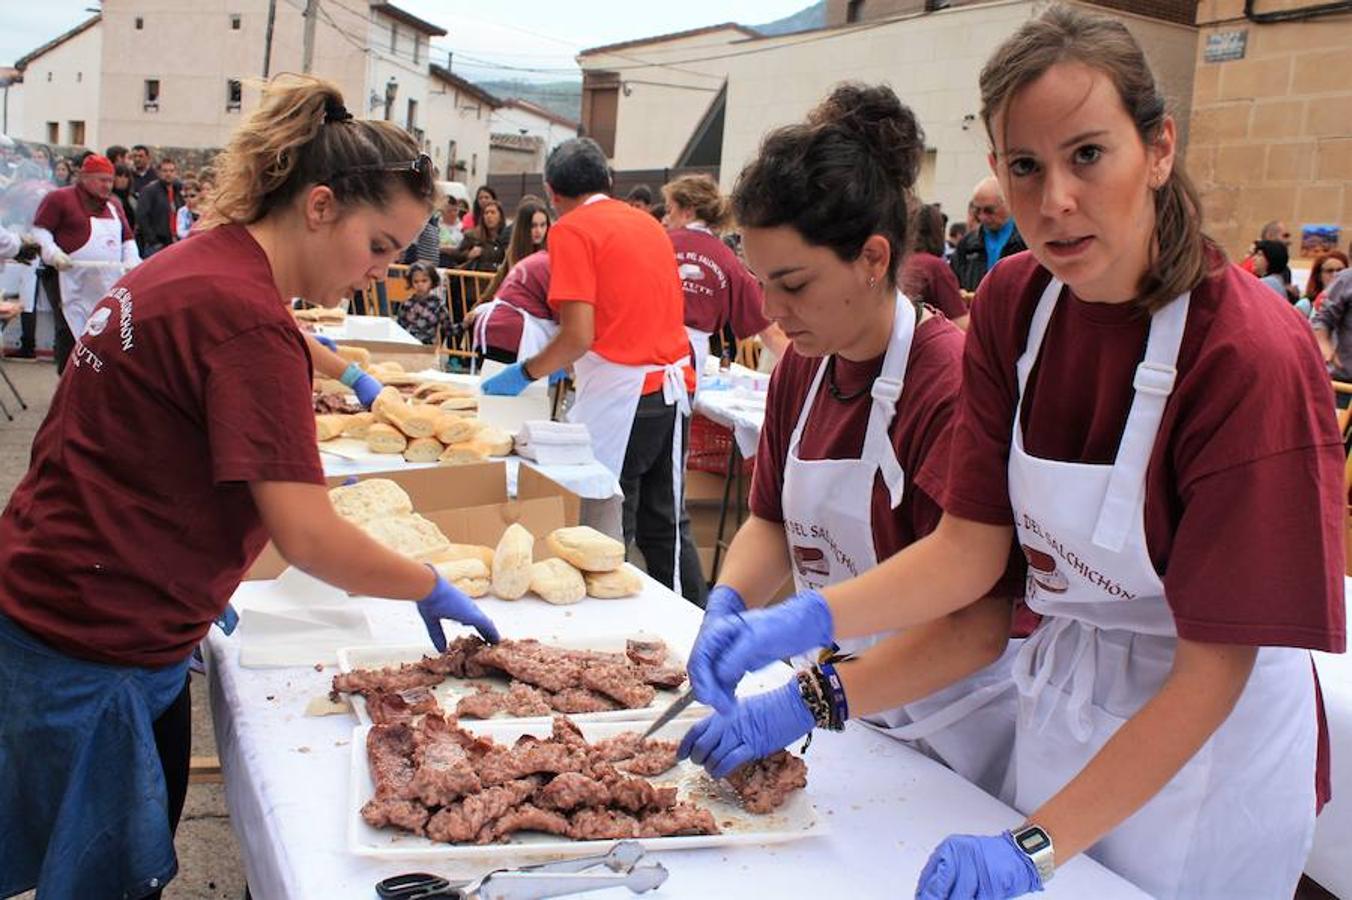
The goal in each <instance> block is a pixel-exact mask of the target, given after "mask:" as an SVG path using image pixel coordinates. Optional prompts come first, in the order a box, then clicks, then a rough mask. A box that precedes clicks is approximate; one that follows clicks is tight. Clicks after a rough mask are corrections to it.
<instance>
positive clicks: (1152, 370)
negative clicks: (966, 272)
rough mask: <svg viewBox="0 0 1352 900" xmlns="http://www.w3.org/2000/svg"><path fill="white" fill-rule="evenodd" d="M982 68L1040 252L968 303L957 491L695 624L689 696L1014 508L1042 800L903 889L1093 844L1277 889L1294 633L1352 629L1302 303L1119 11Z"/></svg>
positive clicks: (955, 459) (1174, 896)
mask: <svg viewBox="0 0 1352 900" xmlns="http://www.w3.org/2000/svg"><path fill="white" fill-rule="evenodd" d="M980 85H981V96H982V118H983V120H984V122H985V125H986V129H987V134H988V136H989V139H990V164H991V168H992V170H993V171H994V173H995V175H996V177H997V178H999V180H1000V182H1001V187H1002V189H1003V192H1004V195H1005V197H1006V199H1007V200H1008V203H1009V207H1010V210H1011V212H1012V214H1013V216H1014V220H1015V222H1016V223H1017V225H1018V229H1019V233H1020V234H1021V235H1023V237H1024V239H1025V240H1026V241H1027V244H1028V248H1029V251H1028V252H1027V253H1023V254H1018V255H1015V256H1012V257H1010V258H1008V259H1006V260H1004V261H1003V262H1001V263H1000V265H999V266H997V267H996V268H995V269H994V270H992V272H991V273H990V274H989V275H987V277H986V279H985V281H983V282H982V284H981V288H980V290H979V291H978V292H977V297H976V299H975V301H974V302H973V304H972V317H971V328H970V331H969V332H968V335H967V340H966V347H965V351H964V363H963V378H962V393H961V396H960V398H959V400H958V403H957V408H956V411H955V413H954V427H953V439H952V445H951V448H950V450H949V452H948V454H946V457H945V458H943V459H941V460H935V465H936V466H937V465H942V466H943V469H944V471H943V475H944V479H945V484H944V485H943V486H942V488H941V489H940V490H939V491H938V502H939V503H940V504H941V505H942V506H943V509H944V516H943V518H942V520H941V521H940V522H939V525H938V527H937V528H936V529H935V530H934V532H933V533H932V534H930V535H928V536H927V537H925V538H924V539H922V540H920V541H918V542H916V543H914V544H912V545H911V546H909V547H907V548H906V549H904V550H902V551H901V552H900V553H898V554H897V555H896V556H893V557H892V558H891V559H890V560H888V561H887V562H886V563H884V564H882V565H880V566H878V567H877V568H875V569H873V570H871V571H869V572H866V573H865V574H863V575H862V576H860V577H858V578H855V579H853V580H851V581H847V582H844V583H841V584H836V585H832V586H830V587H828V588H825V589H824V590H822V591H820V592H813V591H805V592H803V593H800V594H799V595H798V596H797V597H795V598H793V599H791V600H788V601H785V603H783V604H781V605H780V606H778V607H771V608H770V609H767V610H764V611H755V612H751V613H747V614H744V615H742V616H740V617H736V618H729V619H725V620H723V621H722V622H721V623H719V631H718V632H717V633H714V632H713V631H712V629H711V630H710V631H709V632H706V634H705V635H703V636H702V637H701V639H700V641H699V643H698V644H697V646H696V647H695V649H694V650H693V651H692V655H691V662H690V666H689V669H690V676H691V682H692V684H693V685H694V689H695V694H696V696H697V697H699V698H700V699H718V700H720V702H724V703H726V701H725V700H722V699H721V698H722V697H724V696H726V694H724V693H723V692H724V691H726V690H728V689H729V688H730V687H731V686H732V685H735V684H736V682H737V680H738V679H739V678H740V676H741V675H742V674H743V673H744V672H746V671H749V670H753V669H756V668H758V667H759V666H760V665H762V664H764V663H765V662H766V661H768V660H771V659H777V658H780V657H783V656H785V655H786V654H788V653H793V652H798V651H801V650H804V649H806V648H808V647H814V646H821V645H825V644H829V643H831V642H832V641H833V640H839V639H841V638H849V637H852V636H854V635H858V634H867V633H870V632H875V631H883V630H892V629H909V628H913V627H915V626H917V625H919V624H921V623H924V622H929V621H931V620H933V619H935V618H936V617H937V616H941V615H945V614H947V613H948V612H950V611H951V610H953V609H956V608H959V607H962V606H964V605H966V604H970V603H971V601H972V599H973V598H974V597H976V596H979V595H980V593H981V592H983V591H985V590H987V589H988V588H989V586H990V585H991V584H992V583H994V582H995V580H996V579H997V578H998V577H999V576H1000V574H1001V572H1002V571H1003V569H1004V562H1005V548H1007V547H1008V545H1009V540H1010V537H1011V536H1012V535H1013V536H1015V537H1016V539H1017V541H1018V543H1019V545H1021V546H1022V548H1023V555H1024V556H1025V558H1026V560H1027V563H1028V575H1029V577H1028V582H1027V589H1026V594H1025V597H1026V601H1027V603H1028V606H1029V607H1030V608H1031V609H1032V610H1033V611H1034V612H1036V613H1038V614H1039V615H1040V616H1041V623H1040V624H1039V625H1038V627H1037V629H1036V630H1035V631H1034V632H1033V634H1032V635H1031V636H1030V637H1029V638H1028V639H1027V641H1026V642H1025V643H1024V645H1023V647H1022V648H1021V649H1020V651H1019V653H1018V656H1017V658H1016V659H1015V661H1014V666H1013V682H1014V686H1015V687H1016V689H1017V691H1018V694H1019V697H1018V700H1019V703H1018V720H1017V723H1016V726H1015V733H1014V750H1013V758H1012V760H1011V765H1010V772H1009V777H1008V779H1007V780H1006V782H1005V785H1004V789H1003V791H1002V796H1003V799H1005V800H1006V801H1007V802H1009V803H1010V804H1011V805H1013V806H1014V807H1015V808H1017V809H1018V810H1019V811H1020V812H1022V813H1023V814H1024V815H1025V816H1026V819H1025V821H1024V822H1023V823H1022V824H1021V825H1020V826H1019V827H1017V828H1015V829H1013V830H1012V832H1010V831H1007V832H1005V833H1003V834H1000V835H953V836H950V837H949V838H947V839H946V840H944V841H943V842H942V843H941V844H940V845H939V847H938V848H937V849H936V850H935V851H934V854H933V855H932V856H931V858H930V861H929V863H928V864H927V865H926V866H925V868H924V870H923V871H922V872H921V873H920V876H919V887H918V891H917V894H916V896H917V897H922V898H926V900H929V898H950V897H963V898H982V900H987V898H1005V897H1015V896H1020V895H1023V894H1026V893H1033V892H1036V891H1039V890H1041V889H1042V887H1043V886H1044V884H1045V883H1046V882H1047V881H1048V880H1049V879H1051V878H1052V877H1053V875H1054V873H1055V871H1056V867H1057V866H1059V865H1061V864H1063V863H1064V862H1065V861H1066V860H1068V859H1072V858H1074V857H1075V856H1077V855H1078V854H1080V853H1088V854H1089V856H1091V857H1092V858H1094V859H1096V860H1097V861H1099V862H1100V863H1102V864H1104V865H1105V866H1107V867H1108V868H1110V869H1112V870H1114V871H1116V872H1118V873H1119V874H1121V875H1123V876H1125V877H1126V878H1128V879H1130V880H1131V881H1132V882H1133V883H1134V884H1136V885H1137V886H1139V887H1140V888H1142V889H1143V890H1144V891H1145V892H1146V893H1148V894H1149V895H1150V896H1152V897H1158V898H1164V900H1183V898H1186V900H1220V898H1226V900H1229V898H1274V897H1290V896H1292V894H1293V893H1294V892H1295V889H1296V885H1297V883H1298V881H1299V880H1300V876H1301V870H1302V867H1303V865H1304V863H1305V858H1306V855H1307V853H1308V851H1309V848H1310V845H1311V840H1312V836H1313V833H1314V822H1315V813H1316V810H1317V808H1318V806H1319V805H1320V804H1321V803H1322V802H1323V801H1325V800H1326V799H1327V798H1328V794H1329V768H1328V752H1327V751H1328V742H1327V737H1326V736H1325V735H1324V734H1323V729H1322V728H1321V726H1320V724H1319V723H1320V721H1321V720H1322V716H1321V714H1320V709H1319V699H1318V691H1317V686H1316V683H1315V678H1314V671H1313V666H1312V664H1311V660H1310V653H1309V650H1311V649H1317V650H1324V651H1329V652H1333V653H1339V652H1342V651H1343V649H1344V646H1345V643H1346V623H1345V616H1346V612H1345V609H1346V604H1345V600H1344V597H1343V558H1342V556H1343V554H1342V547H1343V540H1342V538H1343V536H1342V528H1343V519H1344V509H1343V507H1344V502H1345V498H1344V496H1343V452H1342V443H1341V440H1340V435H1339V432H1338V428H1337V425H1336V424H1335V421H1334V416H1333V394H1332V391H1331V390H1330V388H1329V385H1328V377H1327V375H1326V373H1325V371H1324V367H1323V364H1322V361H1321V359H1320V355H1319V352H1318V350H1317V348H1316V346H1315V343H1314V339H1313V336H1312V335H1311V332H1310V328H1309V324H1308V322H1306V321H1304V320H1303V319H1302V317H1301V316H1300V315H1299V314H1298V313H1297V312H1295V311H1294V310H1292V309H1291V308H1290V305H1289V304H1287V303H1283V302H1280V301H1278V300H1274V298H1273V297H1272V292H1271V291H1270V290H1269V289H1268V288H1267V287H1265V286H1264V285H1262V284H1259V282H1258V281H1257V280H1256V279H1254V278H1252V277H1250V276H1248V275H1247V274H1246V273H1244V272H1242V271H1240V269H1239V268H1238V267H1236V266H1233V265H1229V264H1227V263H1226V262H1225V260H1224V258H1223V256H1222V254H1221V253H1220V251H1219V250H1218V249H1217V247H1216V246H1215V244H1213V243H1212V242H1211V241H1210V240H1208V239H1207V238H1206V236H1205V235H1204V233H1203V231H1202V219H1201V208H1200V204H1199V203H1198V199H1197V194H1196V191H1194V190H1193V188H1192V186H1191V184H1190V182H1189V181H1188V179H1187V176H1186V175H1185V174H1184V172H1183V170H1182V168H1181V161H1180V160H1179V159H1178V158H1177V156H1176V155H1175V150H1176V144H1177V134H1176V131H1177V129H1176V126H1175V123H1174V120H1173V118H1172V117H1171V116H1170V115H1169V114H1168V111H1167V105H1166V103H1165V101H1164V98H1163V96H1162V94H1161V92H1160V89H1159V86H1158V85H1157V84H1156V81H1155V78H1154V75H1153V74H1152V73H1151V71H1150V67H1149V64H1148V63H1147V62H1146V58H1145V55H1144V53H1143V52H1142V50H1141V47H1140V45H1139V44H1138V43H1137V42H1136V40H1135V38H1134V37H1132V35H1131V33H1130V32H1129V31H1128V30H1127V28H1126V27H1125V26H1124V25H1123V24H1122V23H1121V22H1119V21H1117V20H1115V19H1110V18H1107V17H1104V16H1100V15H1095V14H1091V13H1088V12H1085V11H1083V10H1081V9H1080V8H1079V7H1063V6H1052V7H1051V8H1050V9H1048V10H1047V11H1045V12H1043V13H1042V14H1040V15H1039V16H1037V17H1035V18H1033V19H1032V20H1030V21H1029V22H1027V23H1025V24H1024V25H1023V26H1022V27H1020V28H1019V29H1018V31H1016V32H1015V33H1014V34H1013V35H1012V36H1011V37H1010V38H1009V39H1008V40H1007V41H1006V42H1005V43H1004V44H1003V45H1002V46H1000V47H999V48H998V49H997V50H996V51H995V53H994V55H993V56H992V58H991V59H990V60H989V61H988V62H987V64H986V66H985V68H984V69H983V71H982V73H981V79H980ZM908 386H909V382H908ZM931 474H937V470H931ZM925 475H926V472H925V471H922V473H921V477H922V478H923V477H924V476H925ZM801 623H809V626H810V627H801ZM796 624H797V625H798V626H799V627H797V628H795V627H794V626H795V625H796Z"/></svg>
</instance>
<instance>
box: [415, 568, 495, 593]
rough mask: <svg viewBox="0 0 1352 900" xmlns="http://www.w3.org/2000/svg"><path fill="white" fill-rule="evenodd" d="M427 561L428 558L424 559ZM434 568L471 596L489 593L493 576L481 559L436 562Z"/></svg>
mask: <svg viewBox="0 0 1352 900" xmlns="http://www.w3.org/2000/svg"><path fill="white" fill-rule="evenodd" d="M424 562H426V560H424ZM432 568H434V569H436V570H437V574H438V575H440V576H441V577H442V578H445V579H446V580H447V581H449V582H450V583H451V585H452V586H454V587H456V588H459V589H460V590H462V591H464V592H465V593H466V594H468V595H469V596H471V597H482V596H483V595H484V594H487V593H488V588H489V586H490V584H491V583H492V576H491V575H490V574H489V572H488V566H486V565H484V562H483V560H480V559H456V560H449V561H447V562H434V563H432Z"/></svg>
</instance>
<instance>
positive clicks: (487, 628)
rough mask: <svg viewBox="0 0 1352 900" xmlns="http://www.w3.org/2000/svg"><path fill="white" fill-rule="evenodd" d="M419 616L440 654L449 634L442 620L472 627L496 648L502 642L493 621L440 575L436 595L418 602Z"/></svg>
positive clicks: (432, 594) (434, 589) (436, 585)
mask: <svg viewBox="0 0 1352 900" xmlns="http://www.w3.org/2000/svg"><path fill="white" fill-rule="evenodd" d="M428 568H431V567H430V566H429V567H428ZM434 571H435V570H434ZM418 613H419V615H421V616H422V619H423V624H424V625H426V626H427V634H428V636H429V637H431V638H432V646H434V647H436V648H437V652H438V653H445V652H446V632H445V630H444V628H443V626H442V624H441V620H442V619H454V620H455V621H457V622H463V623H464V624H466V625H469V626H470V627H472V628H473V629H474V630H475V631H477V632H479V634H480V635H481V636H482V637H483V639H484V640H486V641H488V643H490V644H496V643H497V642H498V641H499V640H501V638H500V637H499V636H498V629H497V626H495V625H494V624H493V620H492V619H490V618H488V616H487V615H485V614H484V611H483V610H481V609H479V607H478V605H477V604H476V603H475V602H474V601H473V600H471V599H470V598H469V597H468V596H467V595H466V594H465V593H464V592H463V591H460V590H458V589H457V588H455V587H454V586H453V585H451V583H450V582H448V581H447V580H446V579H445V578H442V577H441V576H440V575H438V576H437V583H436V584H435V585H434V586H433V587H432V592H431V593H430V594H428V595H427V596H426V597H424V598H422V599H421V600H419V601H418Z"/></svg>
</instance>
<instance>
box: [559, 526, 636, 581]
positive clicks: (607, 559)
mask: <svg viewBox="0 0 1352 900" xmlns="http://www.w3.org/2000/svg"><path fill="white" fill-rule="evenodd" d="M545 543H546V544H547V545H548V546H549V551H550V552H551V553H553V554H554V555H555V556H557V557H560V558H561V559H566V560H567V561H568V562H570V563H572V564H573V565H574V566H577V567H578V568H579V569H581V570H582V571H584V572H613V571H614V570H615V569H618V568H619V567H620V566H621V565H623V564H624V544H623V543H621V542H620V541H617V540H615V539H614V538H613V537H608V536H606V535H604V534H602V533H601V532H599V531H597V530H596V529H595V528H591V527H590V526H587V525H577V526H574V527H572V528H556V529H555V530H554V531H551V532H550V533H549V536H548V537H546V538H545Z"/></svg>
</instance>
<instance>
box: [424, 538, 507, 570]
mask: <svg viewBox="0 0 1352 900" xmlns="http://www.w3.org/2000/svg"><path fill="white" fill-rule="evenodd" d="M457 559H477V560H479V562H481V563H483V564H484V565H485V566H486V567H487V568H488V569H490V570H491V569H492V568H493V548H492V547H485V546H483V545H482V544H451V545H450V546H449V547H447V548H446V549H445V550H441V551H439V552H438V553H437V554H436V556H432V557H429V558H428V559H426V560H424V562H429V563H433V564H436V563H443V562H453V561H455V560H457Z"/></svg>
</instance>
